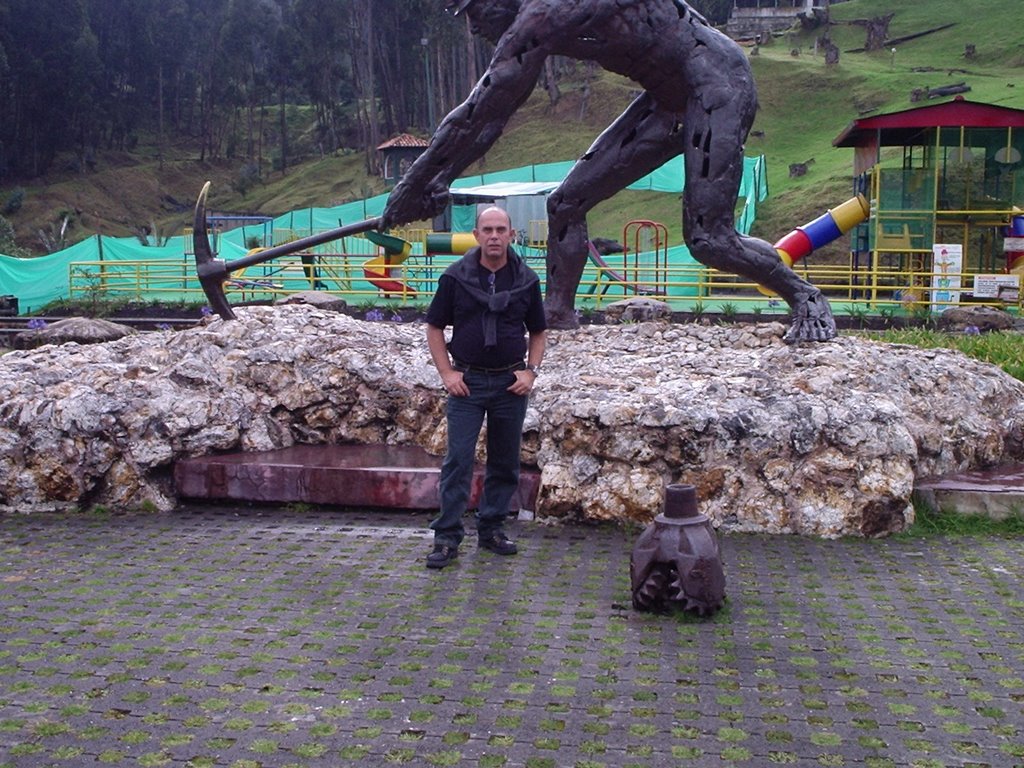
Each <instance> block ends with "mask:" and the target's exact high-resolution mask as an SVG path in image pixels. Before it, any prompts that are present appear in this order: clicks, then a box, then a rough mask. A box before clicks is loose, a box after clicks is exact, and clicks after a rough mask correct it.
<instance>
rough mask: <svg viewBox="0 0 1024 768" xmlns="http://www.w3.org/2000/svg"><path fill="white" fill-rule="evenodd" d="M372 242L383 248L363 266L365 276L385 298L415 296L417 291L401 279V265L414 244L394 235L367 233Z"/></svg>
mask: <svg viewBox="0 0 1024 768" xmlns="http://www.w3.org/2000/svg"><path fill="white" fill-rule="evenodd" d="M366 238H367V240H369V241H370V242H373V243H376V244H377V245H379V246H380V248H381V253H380V254H379V255H377V256H374V257H373V258H372V259H370V260H369V261H367V262H365V263H364V264H363V276H364V277H365V278H366V280H367V282H369V283H370V284H371V285H372V286H373V287H374V288H376V289H377V290H379V291H381V292H382V293H383V294H384V296H385V297H387V296H389V295H391V294H393V293H394V294H398V295H400V296H415V295H416V289H415V288H413V287H412V286H410V285H409V283H407V282H406V281H405V280H403V279H402V278H401V274H402V269H401V264H402V262H403V261H405V260H406V259H407V258H409V253H410V252H411V251H412V243H410V242H409V241H407V240H403V239H402V238H400V237H394V236H393V235H385V234H383V233H381V232H374V231H372V230H371V231H370V232H367V233H366Z"/></svg>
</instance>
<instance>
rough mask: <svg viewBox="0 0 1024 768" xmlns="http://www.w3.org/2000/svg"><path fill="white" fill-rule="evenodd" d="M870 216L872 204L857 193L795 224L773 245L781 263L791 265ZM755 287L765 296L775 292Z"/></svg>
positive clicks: (762, 287)
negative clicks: (810, 218)
mask: <svg viewBox="0 0 1024 768" xmlns="http://www.w3.org/2000/svg"><path fill="white" fill-rule="evenodd" d="M870 215H871V206H870V204H869V203H868V200H867V198H866V197H864V195H861V194H858V195H857V196H856V197H851V198H850V199H849V200H847V201H846V202H845V203H843V204H842V205H839V206H836V207H835V208H830V209H829V210H827V211H826V212H825V213H823V214H822V215H821V216H819V217H818V218H816V219H815V220H814V221H812V222H810V223H808V224H804V225H803V226H802V227H797V228H796V229H794V230H793V231H792V232H790V233H789V234H788V235H786V236H785V237H783V238H782V239H781V240H779V241H778V242H776V243H775V245H774V246H772V247H773V248H775V250H776V252H777V253H778V254H779V258H780V259H782V262H783V264H785V265H786V266H787V267H792V266H793V265H794V264H795V263H796V262H798V261H800V259H802V258H804V257H805V256H807V254H809V253H810V252H811V251H813V250H815V249H817V248H821V247H822V246H825V245H828V244H829V243H831V242H832V241H833V240H836V239H838V238H840V237H842V236H843V235H845V234H846V233H847V232H849V231H850V230H851V229H853V228H854V227H855V226H857V225H858V224H860V223H861V222H862V221H865V220H866V219H867V218H868V216H870ZM758 290H759V291H761V293H763V294H764V295H765V296H774V295H775V292H774V291H770V290H769V289H767V288H765V287H764V286H758Z"/></svg>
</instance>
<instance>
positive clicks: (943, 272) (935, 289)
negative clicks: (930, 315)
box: [932, 243, 964, 312]
mask: <svg viewBox="0 0 1024 768" xmlns="http://www.w3.org/2000/svg"><path fill="white" fill-rule="evenodd" d="M963 271H964V247H963V245H962V244H961V243H935V245H933V246H932V312H944V311H945V310H947V309H949V308H950V307H951V306H954V305H956V304H959V303H960V288H961V286H960V274H961V273H962V272H963Z"/></svg>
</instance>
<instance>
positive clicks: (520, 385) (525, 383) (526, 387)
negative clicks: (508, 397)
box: [508, 369, 537, 395]
mask: <svg viewBox="0 0 1024 768" xmlns="http://www.w3.org/2000/svg"><path fill="white" fill-rule="evenodd" d="M513 373H514V374H515V375H516V380H515V381H514V382H512V386H510V387H509V388H508V391H509V392H511V393H512V394H513V395H528V394H530V392H531V391H532V390H533V385H534V383H535V382H536V381H537V374H536V373H534V372H533V371H528V370H525V369H524V370H522V371H513Z"/></svg>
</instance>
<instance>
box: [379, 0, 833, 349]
mask: <svg viewBox="0 0 1024 768" xmlns="http://www.w3.org/2000/svg"><path fill="white" fill-rule="evenodd" d="M447 5H448V7H449V9H450V10H454V11H455V13H457V14H458V13H465V14H466V15H467V16H468V17H469V20H470V23H471V25H472V29H473V32H474V33H475V34H479V35H482V36H483V37H485V38H486V39H488V40H490V41H491V42H493V43H494V44H495V45H496V46H497V47H496V49H495V52H494V56H493V58H492V59H491V63H490V66H488V68H487V71H486V72H485V73H484V76H483V77H482V78H481V79H480V82H478V83H477V84H476V87H475V88H473V92H472V93H471V94H470V95H469V98H468V99H466V101H465V102H464V103H463V104H461V105H460V106H459V107H457V108H456V109H454V110H453V111H452V112H451V113H450V114H449V115H448V116H447V117H445V118H444V120H442V121H441V124H440V125H439V126H438V128H437V131H436V132H435V133H434V136H433V138H432V140H431V142H430V146H429V147H428V148H427V150H426V151H425V152H424V153H423V154H422V155H421V156H420V158H419V159H418V160H417V161H416V162H415V163H414V164H413V165H412V167H411V168H410V169H409V171H408V172H407V173H406V174H405V176H403V177H402V180H401V181H400V182H399V184H398V185H397V186H396V187H395V189H394V190H393V191H392V193H391V196H390V198H389V199H388V203H387V206H386V208H385V210H384V215H383V217H382V223H383V225H384V226H385V227H388V226H394V225H398V224H404V223H408V222H410V221H417V220H422V219H426V218H429V217H432V216H435V215H437V214H438V213H440V212H441V211H442V210H443V209H444V206H445V205H446V203H447V199H448V186H449V185H450V184H451V182H452V181H453V180H454V179H455V178H457V177H458V176H459V174H461V173H462V172H463V171H464V170H465V169H466V168H467V167H468V166H469V165H470V164H471V163H473V162H474V161H476V160H478V159H479V158H480V157H482V156H483V155H484V153H486V152H487V150H488V149H489V148H490V147H491V146H492V145H493V144H494V142H495V141H496V140H497V139H498V137H499V136H500V135H501V132H502V130H503V129H504V127H505V124H506V123H507V122H508V120H509V118H510V117H511V116H512V114H513V113H514V112H515V111H516V109H518V108H519V107H520V106H521V105H522V104H523V103H524V102H525V101H526V99H527V98H528V97H529V95H530V93H531V91H533V88H534V85H535V84H536V83H537V80H538V77H539V76H540V74H541V70H542V68H543V66H544V60H545V59H546V58H547V57H548V56H551V55H561V56H568V57H571V58H575V59H581V60H593V61H596V62H597V63H599V64H601V65H602V66H603V67H605V68H606V69H608V70H611V71H612V72H617V73H619V74H622V75H625V76H626V77H629V78H631V79H632V80H634V81H636V82H637V83H639V84H640V85H641V86H643V88H644V92H643V93H641V94H640V96H638V97H637V98H636V100H635V101H634V102H633V103H632V104H631V105H630V106H629V107H628V108H627V109H626V111H625V112H624V113H623V114H622V115H620V116H619V117H618V118H617V119H616V120H615V122H613V123H612V124H611V125H610V126H609V127H608V128H607V129H606V130H605V131H604V132H603V133H602V134H601V135H600V136H599V137H598V138H597V140H596V141H595V142H594V143H593V145H592V146H591V147H590V149H589V150H587V152H586V154H584V155H583V157H581V158H580V159H579V161H578V162H577V163H576V165H575V166H574V167H573V168H572V170H571V171H570V172H569V174H568V175H567V176H566V178H565V180H564V181H563V182H562V184H561V185H560V186H559V187H558V189H556V190H555V191H554V192H553V193H552V194H551V196H550V197H549V198H548V257H547V295H546V297H545V310H546V313H547V315H548V321H549V324H550V325H551V327H553V328H573V327H576V325H577V323H578V320H577V319H576V315H575V312H574V311H573V305H574V300H575V294H576V290H577V288H578V287H579V283H580V279H581V277H582V275H583V268H584V267H585V266H586V261H587V221H586V216H587V212H588V211H589V210H590V209H591V208H593V207H594V206H595V205H597V204H598V203H599V202H601V201H602V200H605V199H606V198H608V197H611V196H612V195H613V194H615V193H616V192H618V191H619V190H621V189H623V188H625V187H626V186H628V185H629V184H631V183H633V182H634V181H636V180H637V179H640V178H641V177H643V176H645V175H647V174H648V173H650V172H651V171H653V170H655V169H656V168H658V167H660V166H661V165H663V164H664V163H665V162H667V161H668V160H670V159H671V158H673V157H675V156H677V155H679V154H680V153H683V154H684V159H685V169H686V186H685V191H684V193H683V236H684V239H685V240H686V244H687V245H688V246H689V248H690V251H691V253H692V254H693V256H694V257H695V258H696V259H698V260H699V261H700V262H701V263H703V264H706V265H707V266H710V267H714V268H716V269H721V270H725V271H728V272H734V273H736V274H739V275H742V276H743V277H746V278H747V279H749V280H753V281H755V282H757V283H759V284H760V285H762V286H764V287H765V288H768V289H770V290H772V291H774V292H775V293H777V294H778V295H780V296H781V297H782V298H784V299H785V300H786V302H788V304H789V305H790V307H791V308H792V311H793V323H792V326H791V327H790V329H789V331H788V332H787V334H786V339H787V341H825V340H827V339H830V338H832V337H833V336H835V321H834V319H833V317H832V312H831V310H830V309H829V306H828V302H827V301H826V300H825V298H824V297H823V296H822V294H821V291H820V290H819V289H817V288H815V287H814V286H812V285H811V284H810V283H808V282H807V281H805V280H803V279H801V278H800V277H798V276H797V275H796V274H795V273H794V272H793V270H791V269H790V268H789V267H787V266H785V265H784V264H783V263H782V262H781V261H780V259H779V255H778V253H777V252H776V250H775V249H774V248H773V247H772V246H771V245H769V244H768V243H767V242H764V241H762V240H757V239H755V238H750V237H743V236H741V235H740V234H739V233H738V232H737V231H736V227H735V217H734V207H735V205H736V198H737V195H738V192H739V184H740V180H741V176H742V173H743V143H744V141H746V138H747V133H748V131H749V130H750V126H751V124H752V123H753V120H754V113H755V112H756V110H757V93H756V89H755V87H754V81H753V77H752V75H751V71H750V66H749V63H748V61H747V58H746V55H745V54H744V52H743V51H742V49H740V47H739V46H738V45H736V44H735V43H734V42H733V41H732V40H730V39H729V38H728V37H726V36H725V35H723V34H722V33H720V32H718V31H717V30H715V29H714V28H713V27H712V26H711V25H710V24H709V23H708V22H707V21H706V20H705V19H704V18H703V17H702V16H701V15H700V14H698V13H697V12H695V11H694V10H693V9H692V8H690V6H689V5H687V4H686V3H685V2H683V0H448V3H447Z"/></svg>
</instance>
